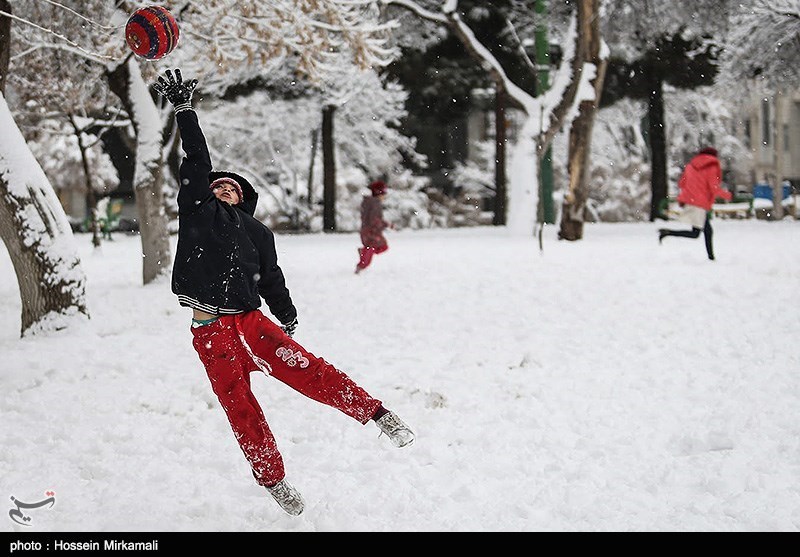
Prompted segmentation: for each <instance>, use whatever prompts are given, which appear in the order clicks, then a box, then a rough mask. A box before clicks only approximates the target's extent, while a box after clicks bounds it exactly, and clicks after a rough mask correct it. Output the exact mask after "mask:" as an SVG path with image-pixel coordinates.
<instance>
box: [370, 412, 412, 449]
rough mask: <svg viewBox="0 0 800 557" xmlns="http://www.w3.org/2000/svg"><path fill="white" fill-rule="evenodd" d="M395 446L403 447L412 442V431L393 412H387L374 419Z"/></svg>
mask: <svg viewBox="0 0 800 557" xmlns="http://www.w3.org/2000/svg"><path fill="white" fill-rule="evenodd" d="M375 423H376V424H378V428H379V429H380V430H381V433H385V434H386V435H387V436H388V437H389V440H390V441H391V442H392V444H393V445H394V446H395V447H405V446H406V445H410V444H411V443H413V442H414V432H412V431H411V428H409V427H408V426H407V425H406V424H405V423H404V422H403V420H401V419H400V418H398V417H397V414H395V413H394V412H387V413H386V414H384V415H383V416H381V417H380V418H378V419H377V420H376V421H375Z"/></svg>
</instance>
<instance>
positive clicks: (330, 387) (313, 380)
mask: <svg viewBox="0 0 800 557" xmlns="http://www.w3.org/2000/svg"><path fill="white" fill-rule="evenodd" d="M192 335H193V336H194V339H193V341H192V344H193V346H194V349H195V350H196V351H197V354H198V355H199V356H200V361H202V362H203V365H204V366H205V368H206V372H207V373H208V378H209V379H210V380H211V387H212V388H213V389H214V393H215V394H216V395H217V398H218V399H219V402H220V404H221V405H222V408H223V409H224V410H225V413H226V414H227V416H228V421H229V422H230V424H231V428H232V429H233V434H234V435H235V436H236V440H237V441H238V442H239V446H240V447H241V449H242V452H244V455H245V457H246V458H247V460H248V462H249V463H250V466H251V468H252V469H253V475H254V476H255V478H256V481H257V482H258V483H259V484H260V485H263V486H269V485H273V484H275V483H277V482H279V481H280V480H282V479H283V478H284V476H285V475H286V473H285V470H284V466H283V458H282V457H281V454H280V451H279V450H278V447H277V444H276V442H275V437H274V436H273V435H272V432H271V431H270V428H269V425H268V424H267V421H266V419H265V418H264V413H263V412H262V410H261V406H260V405H259V403H258V401H257V400H256V398H255V396H254V395H253V392H252V391H251V390H250V373H251V372H253V371H256V370H261V371H263V372H265V373H267V374H268V375H271V376H272V377H275V378H276V379H278V380H279V381H282V382H283V383H285V384H286V385H288V386H290V387H292V388H293V389H294V390H296V391H297V392H299V393H300V394H303V395H305V396H307V397H309V398H311V399H313V400H316V401H318V402H321V403H323V404H327V405H328V406H332V407H333V408H336V409H337V410H340V411H341V412H343V413H345V414H347V415H348V416H350V417H351V418H353V419H355V420H357V421H358V422H360V423H361V424H366V423H367V422H368V421H369V420H370V419H371V418H372V416H373V415H374V414H375V411H376V410H377V409H378V407H379V406H380V405H381V401H380V400H377V399H375V398H372V397H371V396H370V395H369V394H368V393H367V392H366V391H365V390H364V389H362V388H361V387H359V386H358V385H356V383H355V382H354V381H353V380H352V379H350V378H349V377H348V376H347V375H346V374H345V373H344V372H342V371H340V370H338V369H336V368H335V367H334V366H332V365H331V364H329V363H328V362H326V361H325V360H323V359H322V358H318V357H316V356H314V355H313V354H311V353H310V352H308V351H307V350H306V349H305V348H303V347H302V346H300V345H299V344H298V343H297V342H295V341H294V340H292V339H291V338H290V337H289V336H288V335H286V333H284V332H283V329H281V328H280V327H279V326H278V325H276V324H275V323H274V322H273V321H272V320H270V319H269V318H267V317H266V316H265V315H264V314H263V313H261V311H259V310H254V311H249V312H247V313H240V314H237V315H225V316H222V317H220V318H219V319H217V320H216V321H214V322H213V323H211V324H209V325H204V326H202V327H193V328H192Z"/></svg>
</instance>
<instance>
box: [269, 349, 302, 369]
mask: <svg viewBox="0 0 800 557" xmlns="http://www.w3.org/2000/svg"><path fill="white" fill-rule="evenodd" d="M275 355H276V356H277V357H279V358H280V359H281V360H283V361H284V362H286V365H288V366H291V367H294V366H296V365H299V366H300V367H301V368H307V367H308V358H306V357H305V356H303V354H302V353H301V352H300V351H299V350H297V351H292V349H291V348H287V347H285V346H279V347H278V349H277V350H276V351H275Z"/></svg>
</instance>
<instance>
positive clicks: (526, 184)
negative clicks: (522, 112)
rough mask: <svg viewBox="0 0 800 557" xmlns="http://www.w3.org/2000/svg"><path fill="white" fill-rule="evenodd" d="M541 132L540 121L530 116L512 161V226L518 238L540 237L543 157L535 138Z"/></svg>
mask: <svg viewBox="0 0 800 557" xmlns="http://www.w3.org/2000/svg"><path fill="white" fill-rule="evenodd" d="M538 129H539V123H538V122H537V121H536V117H534V116H528V117H527V118H526V119H525V121H524V122H523V124H522V127H521V128H520V130H519V134H518V138H517V142H516V143H515V144H514V147H513V148H512V151H511V157H510V161H509V188H508V221H507V222H508V224H507V225H506V228H507V229H508V230H509V231H510V232H511V233H514V234H525V235H529V236H530V235H533V234H535V233H536V230H535V229H536V222H537V220H536V209H535V208H536V206H537V203H538V201H539V181H538V179H537V176H538V175H539V171H538V165H539V157H538V156H537V153H536V141H535V139H534V138H535V136H536V135H537V130H538Z"/></svg>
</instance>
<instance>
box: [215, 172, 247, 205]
mask: <svg viewBox="0 0 800 557" xmlns="http://www.w3.org/2000/svg"><path fill="white" fill-rule="evenodd" d="M225 184H230V185H231V186H233V187H234V188H235V189H236V193H237V194H239V203H241V202H242V200H244V193H243V192H242V186H241V185H240V184H239V182H237V181H236V180H234V179H233V178H230V177H228V176H223V177H222V178H217V179H216V180H214V181H213V182H211V185H210V186H209V187H210V188H211V189H212V190H213V189H214V188H217V187H219V186H222V185H225Z"/></svg>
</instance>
